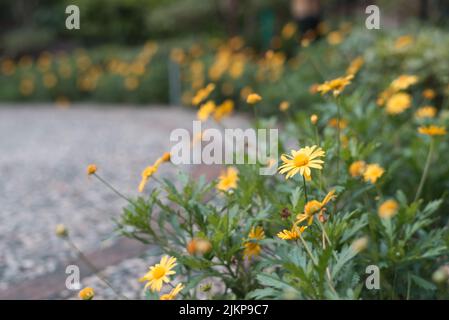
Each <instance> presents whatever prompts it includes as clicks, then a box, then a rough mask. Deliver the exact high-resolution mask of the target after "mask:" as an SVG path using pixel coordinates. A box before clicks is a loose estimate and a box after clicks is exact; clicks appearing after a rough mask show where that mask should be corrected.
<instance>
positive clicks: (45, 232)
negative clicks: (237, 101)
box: [0, 105, 247, 298]
mask: <svg viewBox="0 0 449 320" xmlns="http://www.w3.org/2000/svg"><path fill="white" fill-rule="evenodd" d="M194 118H195V115H194V113H193V112H192V111H191V110H188V109H181V108H175V107H151V108H135V107H124V106H121V107H120V108H119V107H106V106H95V105H83V106H76V105H75V106H73V107H71V108H69V109H58V108H55V107H53V106H48V105H29V106H14V105H12V106H9V105H0V137H1V138H0V155H1V156H0V174H1V179H0V291H1V290H6V289H8V288H11V287H13V286H15V285H17V284H21V283H24V281H26V280H30V279H35V278H36V277H38V276H40V275H44V274H49V273H51V272H53V271H55V269H57V268H58V265H60V264H61V263H65V262H66V261H68V259H71V258H74V254H73V252H72V251H71V250H70V249H69V248H68V247H67V245H66V243H65V242H64V241H62V240H61V239H59V238H57V237H56V236H55V235H54V230H55V225H56V224H58V223H63V224H65V225H66V226H67V227H68V228H69V232H70V234H71V237H72V239H73V240H74V242H75V243H76V244H77V245H78V247H80V248H81V249H82V250H83V251H84V252H90V251H93V250H98V249H101V248H102V247H109V246H111V245H113V244H114V243H115V241H116V240H117V238H116V237H114V234H113V229H114V223H113V221H112V219H113V218H117V217H119V216H120V211H121V208H122V206H123V205H124V204H125V203H124V201H123V200H122V199H121V198H119V197H118V196H116V195H115V194H113V193H112V192H110V191H109V190H108V189H106V187H104V186H103V185H102V184H100V183H99V182H98V181H97V180H96V179H94V178H92V177H91V178H88V177H87V176H86V166H87V165H88V164H89V163H96V164H97V166H98V173H99V174H100V175H101V176H102V177H103V178H106V179H107V180H108V181H109V182H110V183H111V184H112V185H114V186H115V187H117V188H118V189H119V190H121V191H122V192H123V193H125V194H130V195H135V194H137V185H138V183H139V181H140V172H141V170H142V169H143V168H144V167H146V166H147V165H148V164H151V163H153V161H154V160H155V159H156V158H157V157H159V156H160V155H161V154H162V153H163V152H165V151H168V149H169V146H170V141H169V135H170V132H171V131H172V130H173V129H175V128H186V129H188V130H189V131H191V128H192V120H194ZM225 125H226V126H227V127H247V122H246V121H245V120H243V119H242V118H240V117H239V118H235V117H234V118H232V119H228V121H227V122H226V123H225ZM208 126H210V125H208ZM179 169H181V170H189V169H191V168H190V167H184V168H176V167H174V166H173V165H166V166H162V167H161V170H160V171H159V172H158V175H165V176H168V177H170V176H175V175H176V172H177V171H178V170H179ZM194 170H196V169H194ZM200 171H201V169H200ZM201 172H202V171H201ZM153 259H154V258H149V259H148V258H147V259H141V258H133V259H128V260H125V261H123V262H121V263H119V264H118V265H116V266H110V267H108V268H106V269H105V270H103V272H104V274H105V275H107V276H108V277H109V276H110V277H111V281H113V282H114V283H115V284H120V286H121V287H122V288H123V289H124V290H125V293H126V295H128V296H129V297H130V298H142V297H143V292H142V287H141V284H140V283H138V282H137V281H136V279H137V278H138V277H140V276H141V275H142V272H145V271H146V269H147V267H148V264H149V263H150V262H153ZM81 281H82V283H83V284H86V285H89V284H92V285H95V286H96V287H99V286H100V284H98V283H97V282H98V279H97V278H96V277H95V276H90V277H88V278H85V279H81ZM101 291H103V294H101ZM58 297H59V298H69V297H73V292H70V291H64V292H61V293H60V294H59V295H58ZM97 297H98V298H114V297H115V296H114V294H113V293H112V292H108V291H107V288H106V290H100V292H98V295H97Z"/></svg>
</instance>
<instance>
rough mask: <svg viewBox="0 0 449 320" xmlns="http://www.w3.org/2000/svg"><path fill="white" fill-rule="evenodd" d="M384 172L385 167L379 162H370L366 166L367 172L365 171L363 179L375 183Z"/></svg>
mask: <svg viewBox="0 0 449 320" xmlns="http://www.w3.org/2000/svg"><path fill="white" fill-rule="evenodd" d="M384 172H385V169H384V168H382V167H381V166H380V165H378V164H377V163H373V164H368V165H367V166H366V169H365V172H364V173H363V179H364V180H365V181H366V182H371V183H373V184H374V183H376V181H377V180H378V179H379V178H380V177H382V175H383V174H384Z"/></svg>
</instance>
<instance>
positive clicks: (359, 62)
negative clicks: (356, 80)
mask: <svg viewBox="0 0 449 320" xmlns="http://www.w3.org/2000/svg"><path fill="white" fill-rule="evenodd" d="M364 63H365V60H364V59H363V57H362V56H358V57H357V58H355V59H354V60H352V61H351V64H350V65H349V67H348V69H346V74H352V75H355V74H356V73H357V72H359V70H360V68H361V67H362V66H363V64H364Z"/></svg>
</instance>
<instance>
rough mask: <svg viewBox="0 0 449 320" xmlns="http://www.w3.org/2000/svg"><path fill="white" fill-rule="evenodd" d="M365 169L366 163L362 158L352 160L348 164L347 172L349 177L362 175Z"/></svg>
mask: <svg viewBox="0 0 449 320" xmlns="http://www.w3.org/2000/svg"><path fill="white" fill-rule="evenodd" d="M365 169H366V163H365V161H363V160H358V161H355V162H353V163H352V164H351V165H350V166H349V174H350V175H351V177H354V178H356V177H361V176H362V175H363V172H365Z"/></svg>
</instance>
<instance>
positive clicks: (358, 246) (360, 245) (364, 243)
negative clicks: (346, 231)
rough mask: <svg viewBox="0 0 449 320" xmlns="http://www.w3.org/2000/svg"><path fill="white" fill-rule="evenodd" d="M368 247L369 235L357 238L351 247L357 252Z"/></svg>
mask: <svg viewBox="0 0 449 320" xmlns="http://www.w3.org/2000/svg"><path fill="white" fill-rule="evenodd" d="M367 247H368V237H361V238H358V239H356V240H355V241H354V242H353V243H352V244H351V248H352V250H354V251H355V252H356V253H359V252H362V251H363V250H365V249H366V248H367Z"/></svg>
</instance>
